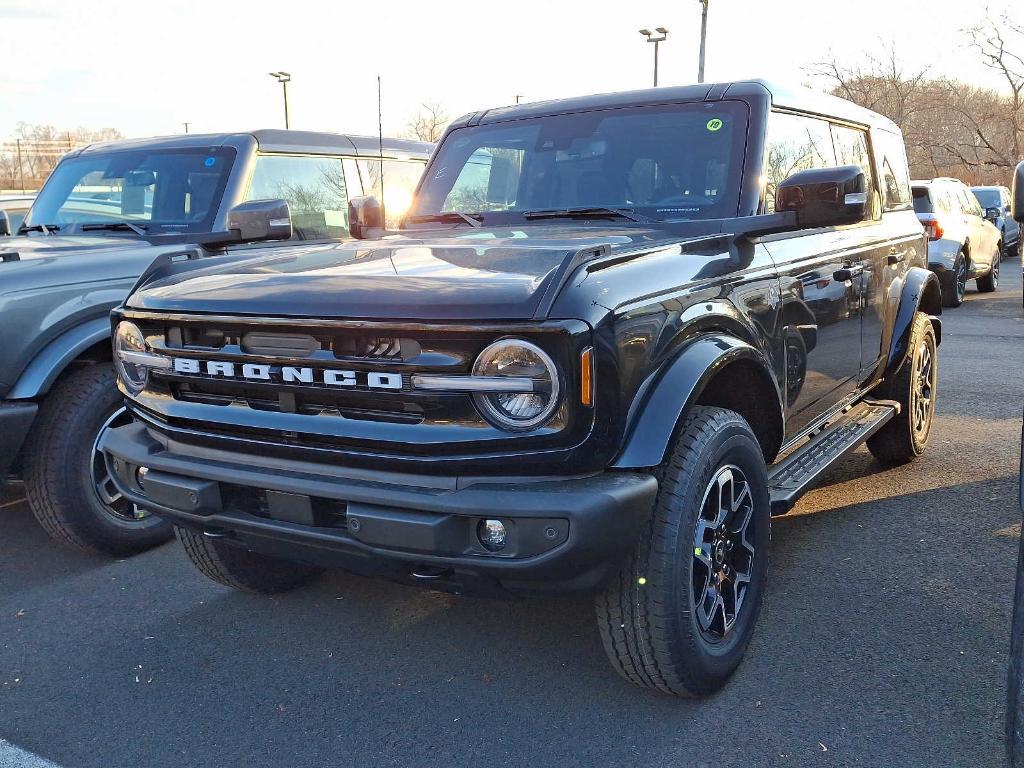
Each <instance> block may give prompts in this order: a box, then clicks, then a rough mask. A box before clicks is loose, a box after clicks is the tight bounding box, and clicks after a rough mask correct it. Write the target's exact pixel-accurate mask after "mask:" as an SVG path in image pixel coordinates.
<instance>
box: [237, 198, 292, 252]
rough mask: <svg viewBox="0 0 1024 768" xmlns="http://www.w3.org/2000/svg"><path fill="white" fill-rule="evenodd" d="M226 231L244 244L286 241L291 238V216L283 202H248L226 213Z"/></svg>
mask: <svg viewBox="0 0 1024 768" xmlns="http://www.w3.org/2000/svg"><path fill="white" fill-rule="evenodd" d="M228 229H229V230H232V231H233V232H237V233H238V239H239V240H241V241H242V242H245V243H252V242H256V241H259V240H287V239H288V238H290V237H291V236H292V215H291V211H290V210H289V209H288V203H287V202H285V201H284V200H249V201H247V202H244V203H239V204H238V205H236V206H235V207H234V208H232V209H231V210H230V211H228Z"/></svg>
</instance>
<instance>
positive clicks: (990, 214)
mask: <svg viewBox="0 0 1024 768" xmlns="http://www.w3.org/2000/svg"><path fill="white" fill-rule="evenodd" d="M1002 213H1003V212H1002V211H1000V210H999V209H998V208H986V209H985V218H986V219H988V220H989V221H992V222H994V221H996V219H998V218H999V217H1000V216H1001V215H1002Z"/></svg>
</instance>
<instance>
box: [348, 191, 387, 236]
mask: <svg viewBox="0 0 1024 768" xmlns="http://www.w3.org/2000/svg"><path fill="white" fill-rule="evenodd" d="M383 228H384V206H382V205H381V204H380V200H378V199H377V198H376V197H373V196H372V195H367V196H366V197H353V198H352V199H351V200H349V201H348V231H349V234H350V235H352V237H354V238H355V239H356V240H365V239H367V238H368V237H370V231H371V230H374V229H377V230H380V229H383Z"/></svg>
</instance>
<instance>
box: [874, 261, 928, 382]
mask: <svg viewBox="0 0 1024 768" xmlns="http://www.w3.org/2000/svg"><path fill="white" fill-rule="evenodd" d="M941 296H942V292H941V289H940V287H939V279H938V278H937V277H936V276H935V273H934V272H931V271H929V270H927V269H922V268H921V267H912V268H911V269H909V270H908V271H907V275H906V277H904V278H903V287H902V289H901V291H900V303H899V307H898V308H897V310H896V320H895V322H894V323H893V329H892V341H891V342H890V343H889V355H888V358H887V359H886V363H885V377H889V376H891V375H892V374H894V373H896V372H897V371H898V370H899V369H900V367H901V366H902V365H903V361H904V360H906V359H907V351H908V350H907V347H908V346H909V345H910V331H911V329H912V328H913V325H914V315H915V314H916V313H917V312H918V311H922V312H925V313H926V314H927V315H928V318H929V320H931V323H932V326H933V327H934V328H935V343H936V344H939V343H941V342H942V321H941V320H939V318H938V317H937V316H938V315H941V314H942V299H941Z"/></svg>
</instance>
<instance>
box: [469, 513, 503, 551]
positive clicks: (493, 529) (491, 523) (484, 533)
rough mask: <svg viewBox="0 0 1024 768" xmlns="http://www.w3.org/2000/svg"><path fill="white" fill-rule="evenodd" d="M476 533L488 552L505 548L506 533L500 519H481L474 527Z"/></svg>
mask: <svg viewBox="0 0 1024 768" xmlns="http://www.w3.org/2000/svg"><path fill="white" fill-rule="evenodd" d="M476 535H477V538H478V539H480V543H481V544H483V546H484V549H486V550H487V551H488V552H497V551H498V550H501V549H504V548H505V541H506V540H507V533H506V531H505V524H504V523H503V522H501V520H481V521H480V524H479V525H477V527H476Z"/></svg>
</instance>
